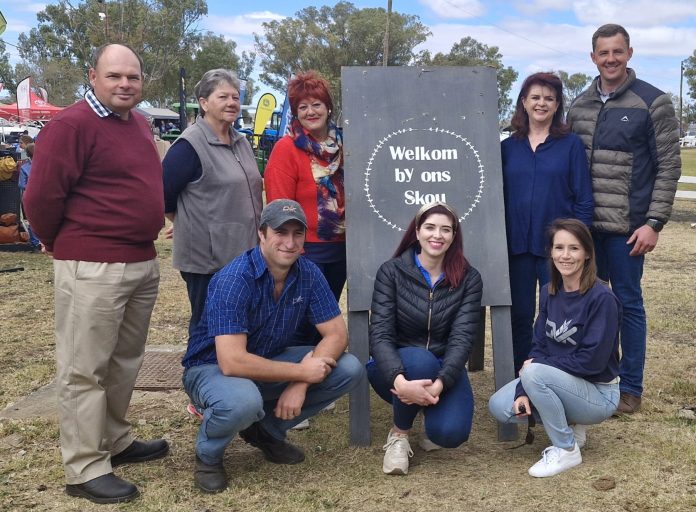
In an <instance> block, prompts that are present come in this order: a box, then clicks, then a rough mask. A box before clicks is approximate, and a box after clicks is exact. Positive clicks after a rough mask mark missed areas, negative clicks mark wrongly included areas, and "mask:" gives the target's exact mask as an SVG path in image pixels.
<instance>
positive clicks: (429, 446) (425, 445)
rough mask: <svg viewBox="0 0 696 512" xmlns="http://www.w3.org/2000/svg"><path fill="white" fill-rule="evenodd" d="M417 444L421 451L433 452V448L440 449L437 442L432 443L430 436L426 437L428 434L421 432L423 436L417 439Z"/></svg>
mask: <svg viewBox="0 0 696 512" xmlns="http://www.w3.org/2000/svg"><path fill="white" fill-rule="evenodd" d="M418 446H420V447H421V449H422V450H423V451H426V452H434V451H435V450H442V446H440V445H439V444H435V443H433V442H432V441H431V440H430V438H429V437H428V434H426V433H425V432H423V437H421V438H420V439H419V440H418Z"/></svg>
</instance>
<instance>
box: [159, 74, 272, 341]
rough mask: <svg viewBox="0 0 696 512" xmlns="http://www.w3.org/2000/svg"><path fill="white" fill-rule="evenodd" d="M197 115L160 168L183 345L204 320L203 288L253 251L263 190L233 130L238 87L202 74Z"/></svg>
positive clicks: (230, 78) (245, 145)
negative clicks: (185, 300)
mask: <svg viewBox="0 0 696 512" xmlns="http://www.w3.org/2000/svg"><path fill="white" fill-rule="evenodd" d="M194 93H195V94H196V98H198V104H199V105H200V115H199V116H198V118H197V119H196V123H195V124H193V125H192V126H190V127H189V128H187V129H186V130H185V131H184V133H182V134H181V136H180V137H179V138H178V139H177V140H176V142H174V144H173V145H172V147H171V148H170V149H169V151H168V152H167V155H166V156H165V158H164V161H163V162H162V164H163V167H164V196H165V215H166V217H167V218H168V219H169V220H171V221H172V222H173V223H174V226H175V230H174V231H175V234H174V254H173V264H174V268H176V269H177V270H179V271H180V272H181V276H182V277H183V279H184V281H185V282H186V288H187V290H188V296H189V301H190V302H191V320H190V322H189V337H190V336H191V334H192V332H193V330H194V329H195V327H196V325H197V324H198V322H199V320H200V319H201V316H202V315H203V307H204V306H205V297H206V294H207V290H208V283H209V282H210V279H211V278H212V276H213V274H215V272H217V271H218V270H219V269H221V268H222V267H223V266H225V265H226V264H227V263H228V262H229V261H230V260H232V259H233V258H235V257H236V256H238V255H239V254H241V253H242V252H244V251H246V250H247V249H250V248H252V247H254V246H255V245H256V243H257V230H258V227H259V216H260V215H261V209H262V208H263V200H262V194H263V182H262V179H261V176H260V174H259V171H258V168H257V166H256V160H255V159H254V154H253V153H252V150H251V146H250V145H249V142H248V141H247V140H246V138H245V137H244V136H243V135H241V134H240V133H238V132H237V131H236V130H234V128H233V126H232V125H233V124H234V122H235V120H236V119H237V117H238V116H239V111H240V108H241V105H240V100H239V79H238V78H237V77H236V75H235V74H234V73H232V72H231V71H228V70H226V69H211V70H210V71H207V72H206V73H205V74H204V75H203V78H201V80H200V82H198V83H197V84H196V87H195V89H194Z"/></svg>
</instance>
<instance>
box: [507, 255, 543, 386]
mask: <svg viewBox="0 0 696 512" xmlns="http://www.w3.org/2000/svg"><path fill="white" fill-rule="evenodd" d="M509 264H510V297H511V299H512V306H511V308H510V316H511V320H512V351H513V354H514V358H515V375H517V374H518V373H519V371H520V368H522V364H523V363H524V361H525V360H526V359H527V356H528V355H529V351H530V350H531V349H532V334H533V327H534V317H535V313H536V306H537V301H536V293H537V283H538V284H539V289H541V287H542V286H544V285H545V284H546V283H548V282H549V263H548V259H547V258H541V257H539V256H535V255H534V254H531V253H524V254H516V255H514V256H510V259H509Z"/></svg>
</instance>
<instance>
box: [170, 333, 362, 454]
mask: <svg viewBox="0 0 696 512" xmlns="http://www.w3.org/2000/svg"><path fill="white" fill-rule="evenodd" d="M314 348H315V347H312V346H303V347H288V348H287V349H285V350H284V351H283V352H281V353H280V354H278V355H277V356H275V357H272V358H270V359H272V360H274V361H283V362H291V363H299V362H300V361H302V358H304V356H305V355H306V354H307V353H308V352H311V351H312V350H314ZM364 371H365V369H364V368H363V366H362V364H361V363H360V361H358V359H357V358H356V357H355V356H353V355H352V354H343V355H342V356H341V357H340V358H339V359H338V361H337V365H336V368H334V369H333V370H332V371H331V373H330V374H329V375H328V376H327V377H326V379H324V381H323V382H320V383H318V384H311V385H310V386H309V388H308V389H307V395H306V398H305V402H304V404H303V406H302V411H301V413H300V415H299V416H297V417H295V418H293V419H291V420H282V419H280V418H277V417H276V416H275V414H274V413H273V410H274V409H275V406H276V404H277V402H278V398H279V397H280V395H281V393H282V392H283V391H284V390H285V388H286V387H287V385H288V383H287V382H259V381H253V380H251V379H245V378H242V377H228V376H225V375H223V374H222V372H221V371H220V367H219V366H218V365H217V364H206V365H201V366H193V367H191V368H188V369H187V370H186V371H185V372H184V375H183V378H182V380H183V384H184V389H185V390H186V393H187V394H188V396H189V398H190V399H191V402H192V403H193V405H194V406H195V407H196V408H197V409H198V410H199V411H200V412H201V413H202V414H203V421H202V423H201V426H200V428H199V429H198V437H197V439H196V454H197V455H198V457H199V458H200V459H201V460H202V461H203V463H205V464H218V463H220V462H222V458H223V455H224V453H225V448H226V447H227V445H228V444H229V443H230V441H232V439H234V436H236V435H237V433H238V432H239V431H240V430H244V429H245V428H247V427H249V426H251V425H252V423H254V422H257V421H259V422H261V425H262V426H263V428H264V429H265V430H266V431H267V432H268V433H269V434H270V435H271V436H273V437H275V438H276V439H285V434H286V432H287V430H288V429H290V428H291V427H293V426H295V425H297V424H298V423H300V422H301V421H304V420H305V419H307V418H310V417H312V416H314V415H315V414H317V413H318V412H320V411H321V410H322V409H324V408H325V407H326V406H327V405H329V404H330V403H332V402H335V401H336V400H337V399H338V398H340V397H341V396H343V395H344V394H346V393H348V392H349V391H351V390H352V389H353V388H354V387H355V386H356V385H357V384H358V383H359V382H360V379H361V378H362V376H363V374H364Z"/></svg>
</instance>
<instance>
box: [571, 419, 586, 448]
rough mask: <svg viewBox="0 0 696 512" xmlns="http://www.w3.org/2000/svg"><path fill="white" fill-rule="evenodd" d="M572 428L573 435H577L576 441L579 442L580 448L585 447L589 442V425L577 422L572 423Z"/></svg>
mask: <svg viewBox="0 0 696 512" xmlns="http://www.w3.org/2000/svg"><path fill="white" fill-rule="evenodd" d="M570 428H572V429H573V435H574V436H575V442H576V443H578V448H584V447H585V444H586V443H587V425H581V424H580V423H577V424H575V425H571V426H570Z"/></svg>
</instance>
